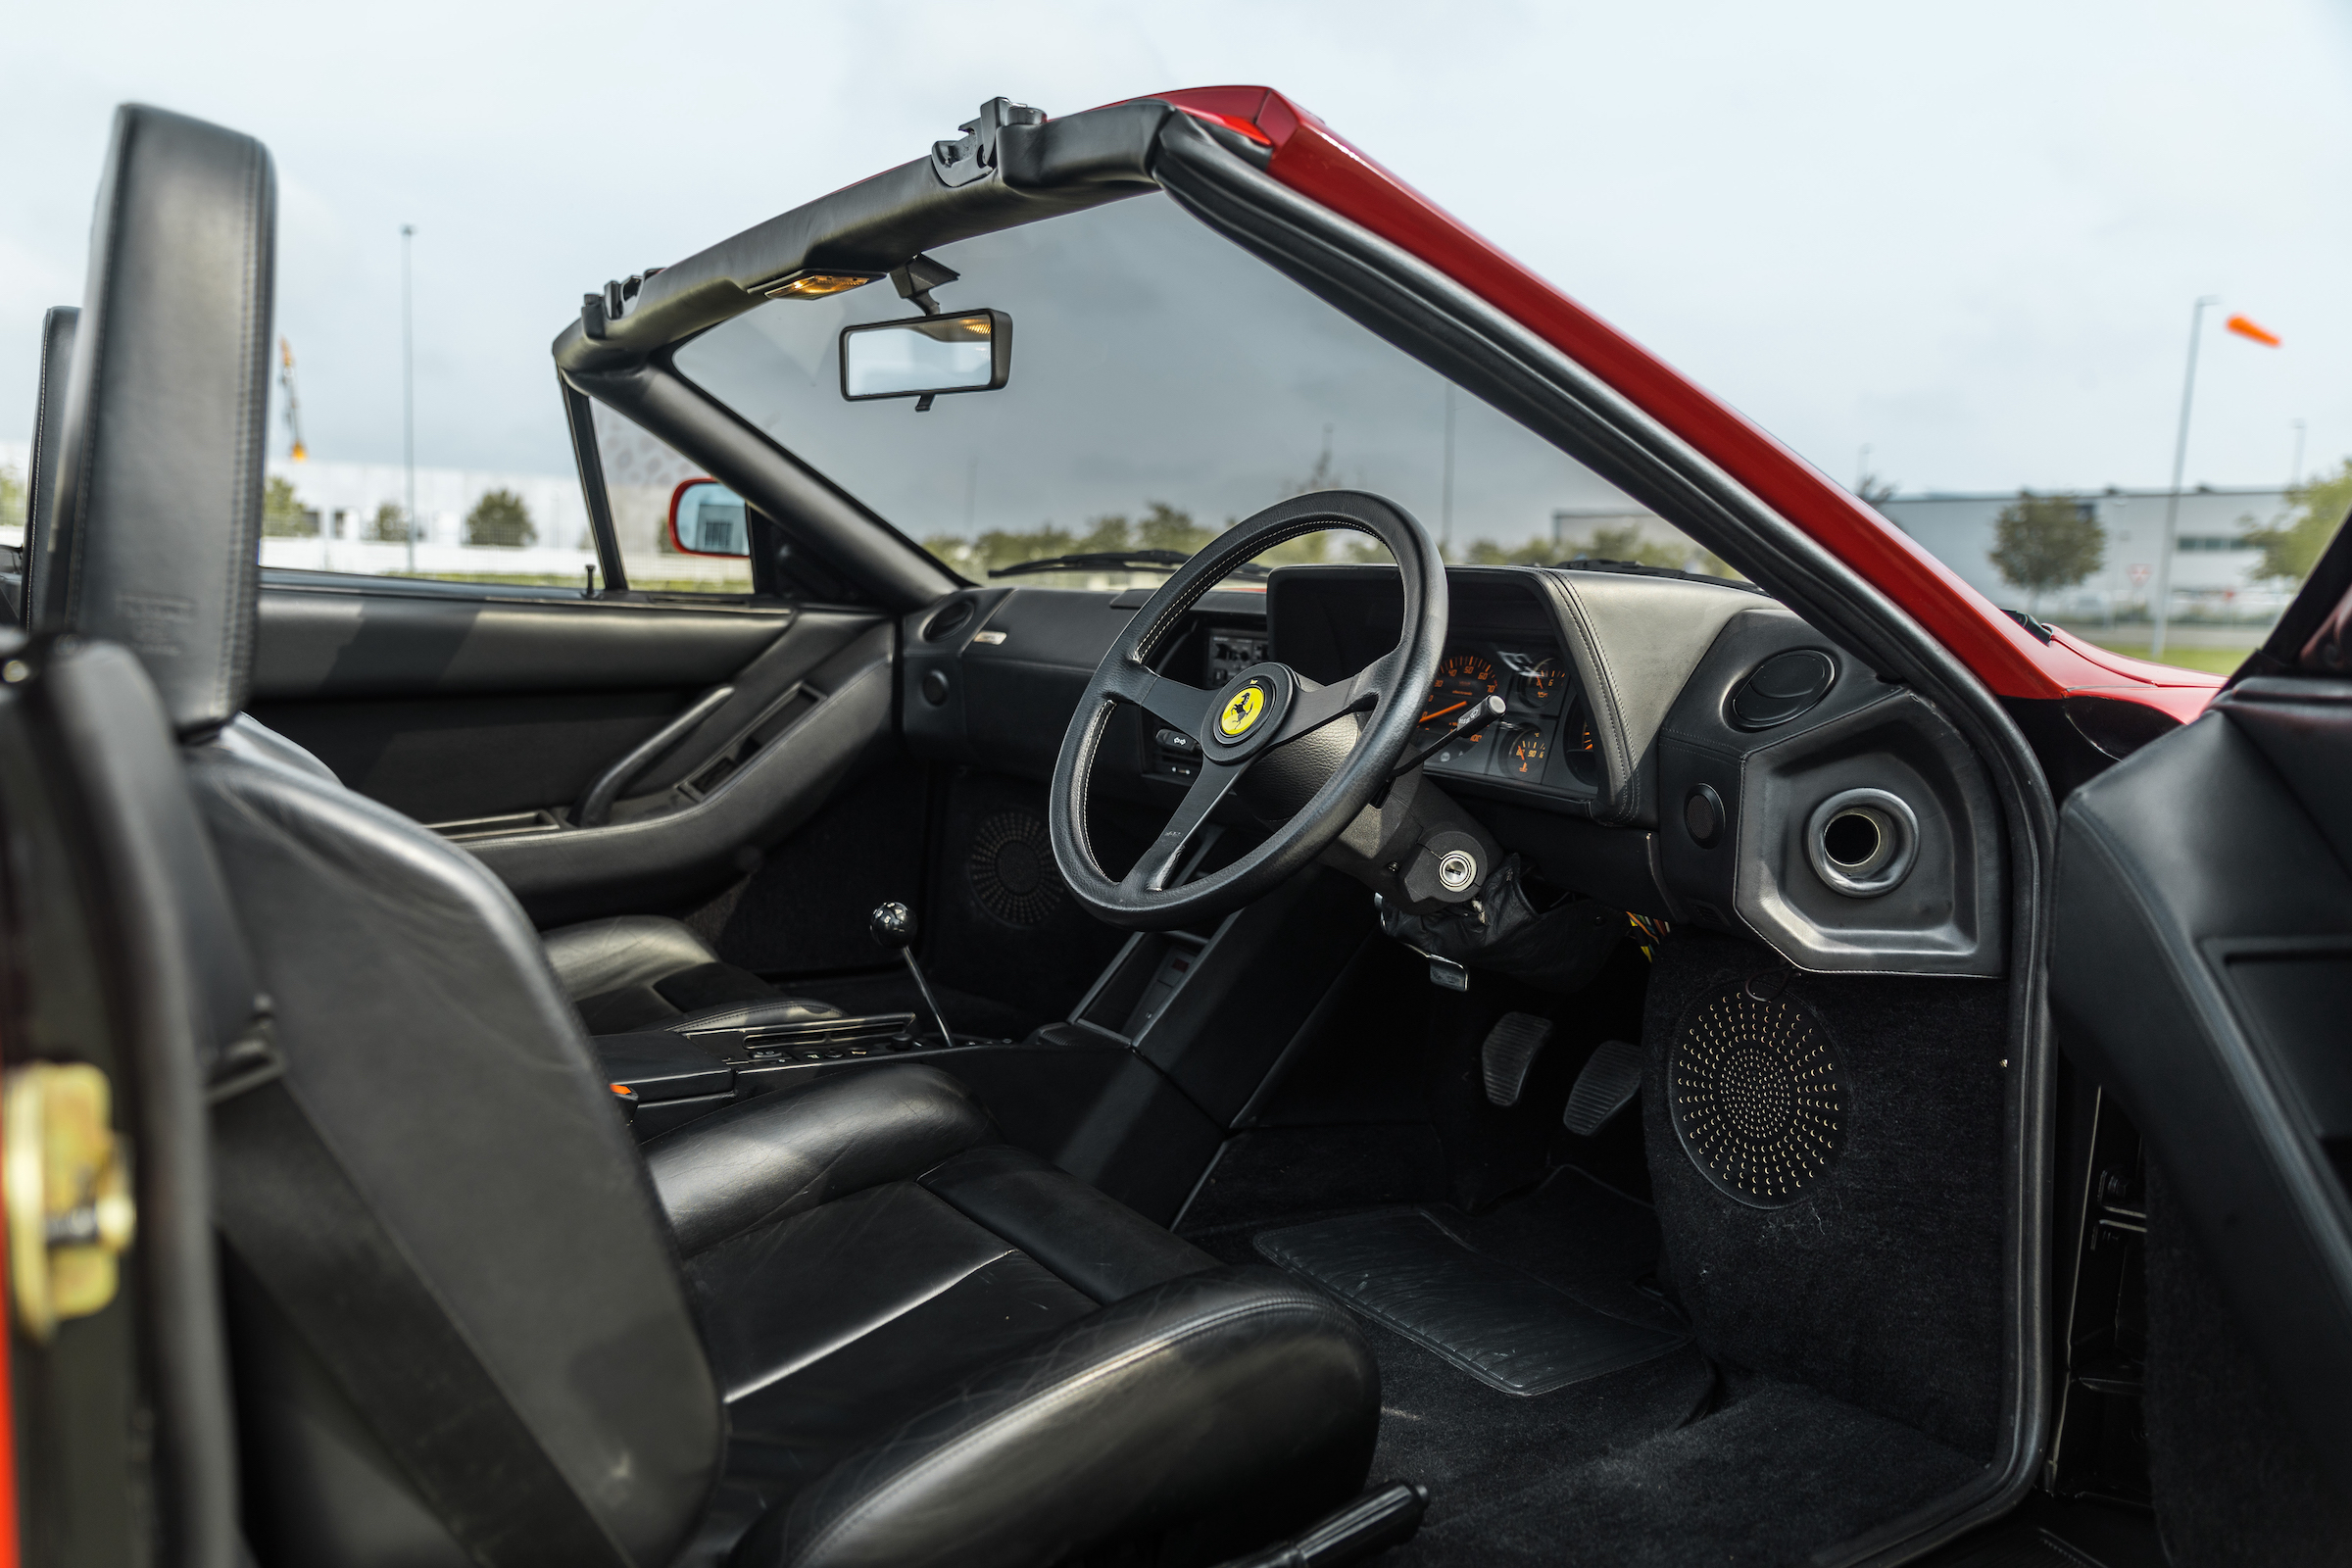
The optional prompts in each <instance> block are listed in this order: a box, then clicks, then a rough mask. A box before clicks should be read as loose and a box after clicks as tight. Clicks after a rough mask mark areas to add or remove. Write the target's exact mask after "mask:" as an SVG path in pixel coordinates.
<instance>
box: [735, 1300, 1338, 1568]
mask: <svg viewBox="0 0 2352 1568" xmlns="http://www.w3.org/2000/svg"><path fill="white" fill-rule="evenodd" d="M1379 1420H1380V1372H1379V1369H1378V1367H1377V1366H1376V1365H1375V1364H1374V1362H1373V1360H1372V1354H1371V1350H1370V1348H1368V1347H1367V1346H1366V1345H1365V1343H1364V1339H1363V1336H1362V1335H1361V1333H1359V1332H1358V1330H1357V1329H1356V1327H1355V1324H1354V1323H1353V1321H1352V1320H1351V1319H1350V1318H1349V1317H1348V1313H1347V1311H1346V1309H1345V1308H1343V1307H1341V1306H1340V1305H1338V1304H1337V1303H1336V1302H1334V1301H1333V1300H1332V1299H1330V1298H1328V1297H1326V1296H1323V1295H1321V1294H1320V1293H1318V1292H1315V1291H1311V1290H1307V1289H1304V1288H1302V1287H1299V1286H1297V1285H1294V1284H1292V1283H1290V1282H1289V1281H1287V1280H1285V1279H1284V1278H1283V1277H1282V1276H1281V1275H1280V1274H1277V1273H1275V1272H1274V1271H1273V1270H1271V1269H1265V1268H1255V1267H1249V1268H1221V1269H1217V1270H1214V1271H1212V1272H1209V1273H1205V1274H1195V1275H1191V1276H1188V1277H1187V1278H1184V1279H1180V1280H1175V1281H1172V1282H1170V1283H1169V1284H1166V1285H1162V1286H1159V1287H1157V1288H1156V1289H1154V1290H1151V1291H1147V1292H1145V1293H1144V1294H1143V1295H1141V1296H1136V1297H1131V1298H1129V1299H1127V1300H1125V1301H1122V1302H1120V1303H1118V1304H1117V1305H1115V1306H1109V1307H1104V1308H1103V1309H1102V1310H1101V1311H1098V1312H1095V1313H1093V1314H1091V1315H1090V1316H1088V1317H1086V1318H1084V1319H1082V1320H1080V1321H1079V1322H1077V1323H1075V1324H1072V1325H1071V1326H1070V1327H1069V1328H1067V1329H1064V1330H1063V1331H1062V1332H1061V1333H1059V1334H1057V1335H1055V1336H1054V1338H1053V1339H1052V1340H1051V1341H1049V1342H1048V1343H1046V1344H1045V1345H1043V1346H1041V1347H1039V1348H1037V1349H1035V1350H1033V1351H1031V1352H1029V1353H1028V1354H1026V1355H1022V1356H1020V1357H1018V1358H1016V1359H1014V1360H1011V1361H1008V1362H1005V1363H1003V1364H1001V1365H999V1366H998V1367H996V1368H993V1369H992V1370H990V1371H988V1372H986V1373H983V1374H981V1375H980V1376H978V1377H976V1378H973V1379H972V1380H970V1381H969V1382H967V1383H965V1384H964V1385H963V1387H962V1388H961V1389H960V1390H959V1391H958V1392H957V1394H956V1397H953V1398H950V1399H948V1400H946V1401H944V1402H942V1403H940V1404H938V1405H935V1406H933V1407H932V1408H931V1409H930V1410H928V1411H926V1412H925V1413H923V1414H922V1415H919V1416H917V1417H915V1418H914V1419H913V1420H910V1421H908V1422H907V1423H906V1424H905V1425H904V1426H902V1427H900V1428H899V1429H898V1431H897V1432H895V1433H893V1434H892V1435H891V1436H890V1437H888V1438H887V1439H885V1440H883V1441H882V1442H880V1443H878V1444H876V1445H874V1446H871V1447H869V1448H867V1449H865V1450H864V1451H863V1452H861V1453H858V1454H856V1455H853V1456H852V1457H850V1458H848V1459H846V1460H844V1461H843V1462H842V1463H841V1464H840V1465H839V1466H838V1467H837V1468H836V1469H835V1470H834V1471H833V1472H832V1473H831V1474H830V1475H828V1476H827V1477H826V1478H825V1479H824V1480H823V1481H822V1482H820V1483H819V1484H818V1485H816V1486H815V1487H814V1488H812V1489H810V1490H809V1492H808V1493H806V1494H804V1495H802V1496H801V1497H800V1498H799V1499H798V1500H797V1501H796V1502H795V1503H794V1504H793V1506H792V1507H791V1509H790V1510H789V1511H788V1512H780V1513H771V1514H770V1515H769V1516H768V1517H767V1518H766V1519H764V1520H762V1521H761V1523H760V1525H759V1526H758V1527H756V1528H755V1529H754V1531H753V1532H752V1534H751V1535H749V1536H747V1537H746V1538H745V1540H744V1542H743V1544H742V1545H741V1546H740V1547H739V1548H738V1549H737V1551H736V1553H735V1557H734V1562H735V1563H736V1564H737V1565H738V1568H848V1565H851V1564H857V1565H860V1568H863V1565H868V1564H871V1565H875V1568H880V1565H882V1564H890V1565H893V1568H930V1565H934V1564H938V1565H945V1564H949V1563H955V1564H958V1565H962V1568H997V1565H1004V1568H1011V1565H1014V1564H1022V1565H1027V1564H1037V1563H1053V1562H1060V1561H1062V1560H1064V1559H1066V1558H1068V1557H1070V1556H1073V1555H1075V1554H1077V1553H1078V1552H1081V1551H1088V1550H1101V1549H1103V1548H1106V1547H1115V1546H1119V1545H1124V1544H1140V1543H1144V1542H1148V1541H1150V1540H1151V1539H1152V1538H1153V1537H1155V1536H1159V1535H1161V1534H1162V1533H1165V1532H1167V1531H1170V1530H1171V1529H1176V1528H1183V1529H1184V1530H1185V1531H1186V1532H1187V1539H1186V1543H1185V1544H1186V1546H1187V1547H1188V1548H1189V1549H1187V1550H1185V1551H1184V1552H1183V1553H1182V1555H1183V1556H1184V1557H1185V1559H1186V1560H1195V1561H1213V1560H1215V1559H1216V1558H1217V1557H1218V1556H1221V1555H1223V1554H1225V1553H1226V1552H1227V1551H1231V1550H1240V1549H1244V1548H1246V1547H1248V1546H1251V1545H1257V1544H1263V1543H1264V1542H1265V1541H1267V1540H1269V1539H1271V1538H1273V1537H1275V1536H1279V1535H1282V1534H1284V1533H1286V1532H1288V1531H1290V1530H1294V1529H1296V1528H1298V1527H1299V1526H1301V1525H1303V1524H1305V1523H1307V1522H1308V1521H1310V1520H1312V1519H1314V1518H1316V1517H1318V1516H1319V1515H1321V1514H1322V1513H1324V1512H1325V1511H1327V1510H1329V1509H1330V1508H1332V1507H1335V1506H1337V1505H1338V1504H1339V1503H1342V1502H1344V1501H1346V1500H1347V1499H1348V1498H1349V1497H1351V1496H1353V1495H1355V1494H1356V1492H1357V1491H1358V1490H1360V1489H1361V1487H1362V1486H1363V1481H1364V1475H1365V1473H1366V1471H1367V1470H1368V1469H1369V1467H1370V1465H1371V1459H1372V1446H1373V1441H1374V1438H1375V1436H1376V1434H1377V1431H1378V1427H1379Z"/></svg>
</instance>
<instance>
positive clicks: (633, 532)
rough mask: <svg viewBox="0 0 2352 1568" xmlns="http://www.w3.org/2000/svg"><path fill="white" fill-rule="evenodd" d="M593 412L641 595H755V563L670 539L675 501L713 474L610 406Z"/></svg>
mask: <svg viewBox="0 0 2352 1568" xmlns="http://www.w3.org/2000/svg"><path fill="white" fill-rule="evenodd" d="M591 407H592V408H593V409H594V410H595V413H594V416H593V417H594V418H595V420H596V453H597V458H598V460H599V461H600V462H601V463H602V464H603V465H604V470H605V496H606V498H607V500H608V502H609V503H610V504H611V506H612V508H613V534H614V535H615V536H616V537H617V538H618V539H619V541H620V564H621V569H622V570H623V571H626V572H627V573H628V574H629V587H630V588H632V589H634V590H636V591H638V592H641V593H713V594H748V593H750V592H751V591H752V565H751V562H750V561H749V560H748V559H747V558H744V557H740V556H702V555H688V554H682V553H681V552H680V551H679V550H678V549H677V547H676V545H675V544H674V543H673V542H672V540H671V538H670V532H669V500H670V497H671V496H673V495H675V494H676V493H677V489H678V486H679V485H680V484H683V483H684V482H685V481H686V480H688V479H700V478H703V477H706V475H705V474H704V472H703V469H702V466H701V465H699V464H697V463H695V462H693V461H692V460H690V459H688V458H685V457H682V456H680V455H679V454H678V452H677V451H676V450H675V449H673V448H672V447H671V446H670V445H669V443H667V442H666V441H663V440H662V438H661V437H659V436H657V435H655V434H654V433H653V432H652V431H650V430H647V429H646V428H645V427H644V426H642V425H640V424H637V423H636V422H635V421H633V420H631V419H629V418H627V417H624V416H622V415H618V414H615V413H613V411H612V410H611V409H608V408H606V407H605V406H604V405H603V404H601V403H597V404H592V405H591Z"/></svg>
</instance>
